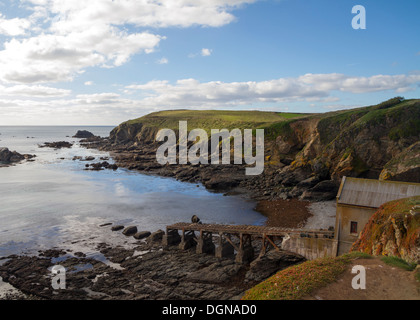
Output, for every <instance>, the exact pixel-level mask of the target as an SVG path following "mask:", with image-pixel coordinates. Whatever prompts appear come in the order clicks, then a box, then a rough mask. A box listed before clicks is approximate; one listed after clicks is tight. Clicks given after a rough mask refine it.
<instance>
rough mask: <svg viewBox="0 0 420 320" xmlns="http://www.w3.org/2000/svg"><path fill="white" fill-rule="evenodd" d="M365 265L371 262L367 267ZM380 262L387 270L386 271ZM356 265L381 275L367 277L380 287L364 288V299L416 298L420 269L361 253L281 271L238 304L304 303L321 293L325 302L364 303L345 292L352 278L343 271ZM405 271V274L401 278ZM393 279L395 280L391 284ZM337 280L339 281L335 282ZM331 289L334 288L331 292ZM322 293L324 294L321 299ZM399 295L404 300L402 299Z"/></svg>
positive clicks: (303, 264) (358, 297) (359, 295)
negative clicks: (299, 301)
mask: <svg viewBox="0 0 420 320" xmlns="http://www.w3.org/2000/svg"><path fill="white" fill-rule="evenodd" d="M363 261H364V262H363ZM367 261H372V262H371V263H368V262H367ZM380 261H383V262H384V263H385V264H387V265H389V267H388V268H386V267H385V266H384V265H383V264H381V262H380ZM360 264H361V265H368V266H367V269H369V270H370V267H369V265H371V267H373V266H374V265H379V269H380V270H381V271H383V274H381V272H378V273H375V272H374V271H372V272H373V273H370V274H368V277H369V281H370V282H369V284H370V283H375V282H376V281H380V282H381V283H380V284H378V285H376V286H375V287H370V288H368V289H369V290H367V291H368V292H367V294H368V295H367V297H369V296H370V297H371V298H372V299H395V297H397V298H398V299H404V297H405V298H406V299H413V298H416V297H417V294H416V292H418V289H417V288H416V287H418V286H419V284H418V283H417V282H416V281H419V282H420V269H418V268H417V269H415V268H416V265H415V264H410V263H407V262H405V261H404V260H402V259H400V258H397V257H383V258H376V257H373V256H371V255H368V254H365V253H362V252H352V253H349V254H346V255H342V256H339V257H336V258H320V259H316V260H312V261H306V262H304V263H302V264H299V265H296V266H292V267H289V268H287V269H284V270H281V271H279V272H278V273H277V274H275V275H273V276H272V277H270V278H268V279H267V280H265V281H263V282H261V283H260V284H258V285H256V286H255V287H253V288H251V289H249V290H248V291H247V292H246V293H245V295H244V296H243V298H242V300H300V299H307V298H308V297H311V295H312V294H313V293H314V292H318V293H319V292H320V291H324V293H323V294H322V296H323V297H324V298H326V299H342V300H345V299H358V300H359V299H364V295H363V294H357V293H355V291H360V290H351V291H352V292H351V294H349V292H348V289H349V286H350V283H351V282H350V280H349V276H350V279H351V278H352V277H353V275H352V274H350V272H349V273H348V274H347V273H346V271H349V270H350V268H351V267H352V265H360ZM395 267H396V268H395ZM373 270H374V269H373ZM413 270H414V271H413ZM406 271H408V272H409V273H407V274H404V275H402V273H404V272H406ZM344 276H346V277H347V279H346V280H343V277H344ZM388 277H390V278H388ZM393 277H395V279H398V280H396V281H393V279H394V278H393ZM339 279H341V280H340V281H338V280H339ZM388 280H389V281H388ZM343 281H344V282H343ZM378 286H382V287H381V289H379V288H377V287H378ZM332 287H335V290H334V288H332ZM337 287H338V290H337ZM408 287H409V288H408ZM330 290H332V291H330ZM346 290H347V291H346ZM361 291H366V290H361ZM326 292H328V294H327V296H326V297H325V294H326ZM390 292H391V293H392V295H391V296H390ZM403 293H404V294H405V296H402V294H403ZM328 296H329V297H328ZM352 296H353V298H352ZM368 299H369V298H368Z"/></svg>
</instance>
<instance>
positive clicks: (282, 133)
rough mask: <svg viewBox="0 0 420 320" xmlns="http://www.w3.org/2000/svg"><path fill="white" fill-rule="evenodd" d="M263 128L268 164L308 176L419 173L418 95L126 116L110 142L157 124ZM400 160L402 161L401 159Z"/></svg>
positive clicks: (137, 137) (133, 137) (148, 138)
mask: <svg viewBox="0 0 420 320" xmlns="http://www.w3.org/2000/svg"><path fill="white" fill-rule="evenodd" d="M179 121H188V128H189V129H195V128H202V129H204V130H206V131H207V132H208V133H210V130H211V129H224V128H226V129H229V130H231V129H234V128H239V129H257V128H259V129H264V130H265V140H266V143H265V153H266V154H265V156H266V157H265V159H266V161H267V163H266V166H271V167H278V168H282V167H284V163H286V164H287V165H289V164H291V166H290V167H289V168H287V169H288V170H290V171H295V170H298V169H299V170H304V171H305V172H306V173H309V175H308V174H306V175H307V176H306V177H305V179H306V178H309V177H310V176H311V175H315V176H317V177H318V178H319V180H329V179H333V180H334V181H336V182H338V181H340V179H341V177H342V176H344V175H346V176H351V177H363V178H374V179H377V178H379V177H381V178H382V179H389V180H402V181H411V182H416V181H418V180H419V179H420V163H419V154H418V152H417V151H418V148H419V144H418V141H419V140H420V100H415V99H412V100H404V99H403V98H402V97H396V98H393V99H390V100H388V101H385V102H382V103H380V104H378V105H374V106H368V107H362V108H356V109H351V110H343V111H335V112H328V113H322V114H295V113H278V112H262V111H219V110H203V111H193V110H174V111H161V112H156V113H151V114H149V115H146V116H144V117H141V118H138V119H134V120H130V121H127V122H124V123H123V124H121V125H120V126H118V127H117V128H115V129H114V130H113V131H112V132H111V136H110V138H111V141H113V142H114V143H127V142H132V143H135V144H136V145H142V144H153V143H154V142H155V140H154V138H155V135H156V133H157V132H158V130H160V129H163V128H168V129H172V130H175V131H176V130H177V129H178V125H179ZM400 160H401V161H400Z"/></svg>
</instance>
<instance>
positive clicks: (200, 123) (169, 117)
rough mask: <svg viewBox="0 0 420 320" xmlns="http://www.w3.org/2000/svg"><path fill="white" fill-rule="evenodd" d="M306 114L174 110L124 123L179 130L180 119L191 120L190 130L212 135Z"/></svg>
mask: <svg viewBox="0 0 420 320" xmlns="http://www.w3.org/2000/svg"><path fill="white" fill-rule="evenodd" d="M307 116H308V114H303V113H302V114H301V113H281V112H263V111H229V110H198V111H196V110H171V111H160V112H155V113H151V114H148V115H146V116H144V117H141V118H138V119H134V120H129V121H127V122H125V123H126V124H129V125H130V124H137V123H143V125H145V126H148V127H158V128H167V129H172V130H176V129H178V127H179V121H188V130H192V129H196V128H200V129H204V130H205V131H206V132H207V133H208V134H210V133H211V129H229V130H232V129H236V128H239V129H253V130H255V129H268V128H270V127H271V126H272V125H273V124H274V125H276V124H281V123H283V122H288V121H290V120H291V119H298V118H302V117H307ZM280 126H281V125H280Z"/></svg>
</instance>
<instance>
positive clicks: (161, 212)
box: [0, 126, 265, 257]
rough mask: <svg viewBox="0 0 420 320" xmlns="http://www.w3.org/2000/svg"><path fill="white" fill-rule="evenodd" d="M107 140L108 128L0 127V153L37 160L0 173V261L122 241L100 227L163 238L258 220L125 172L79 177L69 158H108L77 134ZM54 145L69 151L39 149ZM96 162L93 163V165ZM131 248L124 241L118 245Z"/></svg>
mask: <svg viewBox="0 0 420 320" xmlns="http://www.w3.org/2000/svg"><path fill="white" fill-rule="evenodd" d="M80 129H83V130H89V131H91V132H92V133H94V134H95V135H99V136H108V134H109V132H110V131H111V130H112V127H1V126H0V147H7V148H9V149H10V150H12V151H14V150H16V151H18V152H20V153H30V154H36V156H37V157H36V158H35V161H34V162H24V163H22V164H18V165H15V166H11V167H7V168H0V257H1V256H7V255H10V254H21V253H35V252H36V251H38V250H42V249H46V248H51V247H59V248H71V249H72V250H74V251H76V250H80V251H83V252H88V253H89V252H91V253H92V254H94V253H95V250H96V249H95V248H96V245H97V244H98V243H100V242H108V243H109V242H111V243H112V242H113V241H121V233H115V232H111V231H110V230H109V229H110V227H102V228H101V227H99V225H100V224H103V223H108V222H112V223H114V224H123V225H136V226H137V227H138V229H139V230H148V231H156V230H158V229H163V230H165V227H166V225H168V224H171V223H175V222H181V221H185V222H188V221H190V219H191V216H192V215H194V214H196V215H198V216H199V217H200V219H201V220H202V221H203V222H204V223H226V224H251V225H252V224H255V225H260V224H263V223H264V222H265V217H263V216H262V215H261V214H259V213H257V212H255V211H254V210H253V208H254V207H255V203H254V202H252V201H247V200H245V199H243V198H241V197H232V196H229V197H225V196H223V195H222V194H217V193H211V192H209V191H207V190H206V189H205V188H204V187H203V186H202V185H197V184H190V183H184V182H179V181H176V180H175V179H172V178H163V177H157V176H150V175H144V174H140V173H136V172H132V171H129V170H125V169H118V170H117V171H112V170H106V171H99V172H97V171H86V170H83V169H84V166H85V164H86V162H82V161H73V160H72V158H73V157H74V156H90V155H92V156H94V157H96V158H98V157H101V156H108V154H107V153H105V152H99V151H95V150H87V149H83V148H81V147H80V146H79V145H78V141H79V139H75V138H71V137H72V136H73V135H74V134H75V133H76V132H77V130H80ZM53 141H70V142H75V145H74V146H73V147H72V148H71V149H61V150H54V149H51V148H39V147H38V145H39V144H43V143H44V142H53ZM98 161H99V160H98ZM132 242H134V240H133V238H126V239H125V243H127V244H130V243H132Z"/></svg>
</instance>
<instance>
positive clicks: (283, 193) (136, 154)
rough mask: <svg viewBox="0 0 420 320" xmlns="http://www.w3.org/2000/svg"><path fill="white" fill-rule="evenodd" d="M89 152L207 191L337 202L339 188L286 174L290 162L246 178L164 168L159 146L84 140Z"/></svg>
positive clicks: (226, 169) (237, 168) (218, 170)
mask: <svg viewBox="0 0 420 320" xmlns="http://www.w3.org/2000/svg"><path fill="white" fill-rule="evenodd" d="M80 143H81V145H82V146H83V147H85V148H90V149H97V150H101V151H107V152H109V153H110V155H111V157H112V158H113V159H114V161H115V164H116V165H117V166H118V167H121V168H126V169H129V170H136V171H139V172H142V173H146V174H156V175H160V176H164V177H172V178H175V179H177V180H179V181H183V182H190V183H202V184H203V185H204V186H205V187H206V188H207V189H209V190H213V191H216V192H224V193H226V194H227V195H230V194H238V193H241V194H245V195H246V196H247V197H250V198H252V199H254V200H257V201H259V200H287V199H299V200H303V201H328V200H331V199H334V198H335V196H336V194H337V190H338V184H337V182H336V181H333V180H323V179H322V177H320V176H319V175H314V174H313V172H311V171H309V170H303V169H300V168H298V169H297V170H294V171H290V170H284V169H287V168H286V167H287V166H288V165H290V162H288V161H284V162H285V163H281V164H280V165H276V166H270V165H267V164H266V166H265V169H264V172H263V173H262V174H260V175H258V176H246V175H245V168H246V165H233V164H224V165H214V164H211V165H202V164H200V165H190V164H188V165H169V164H167V165H160V164H159V163H158V162H157V161H156V150H157V148H158V144H156V143H151V144H142V145H138V144H137V143H133V142H126V143H114V142H113V141H112V140H111V139H110V138H100V137H94V138H93V139H92V138H90V139H83V140H80Z"/></svg>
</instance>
